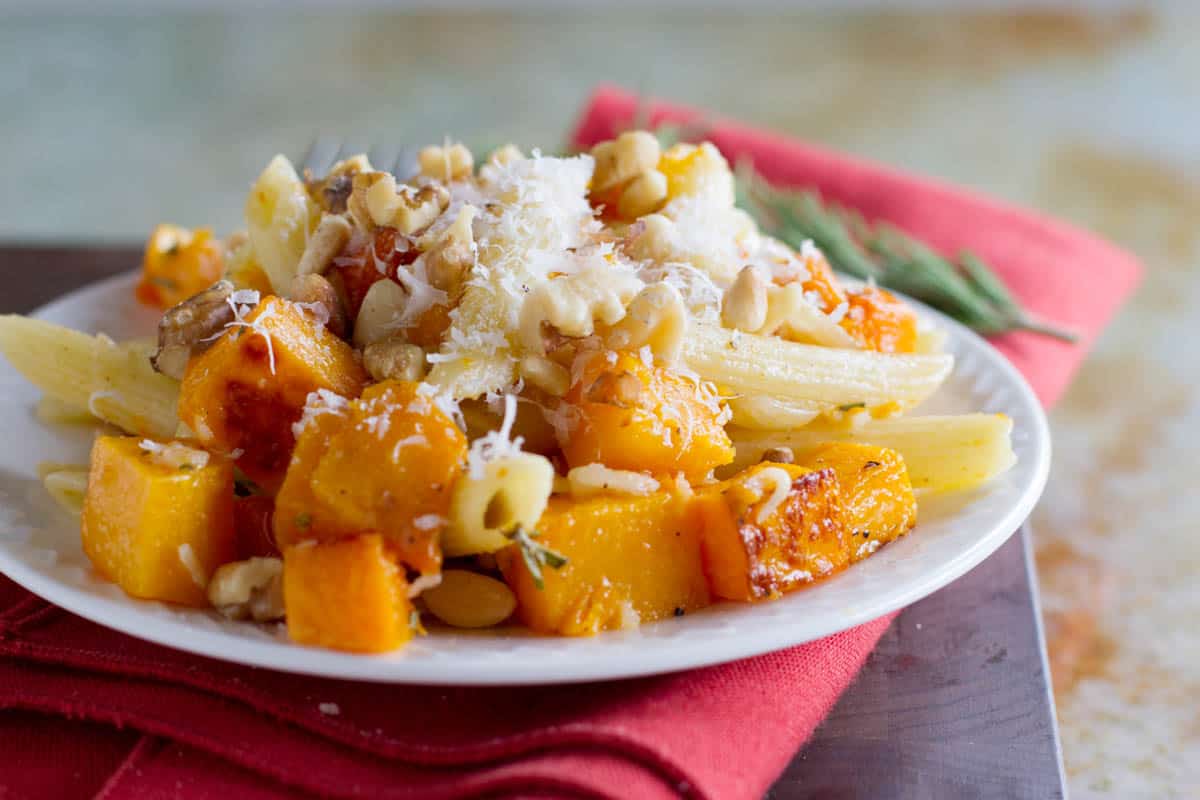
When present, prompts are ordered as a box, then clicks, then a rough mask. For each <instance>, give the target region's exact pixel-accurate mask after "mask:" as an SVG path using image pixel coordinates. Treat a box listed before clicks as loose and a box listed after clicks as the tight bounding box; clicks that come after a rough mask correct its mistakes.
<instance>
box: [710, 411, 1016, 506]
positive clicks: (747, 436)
mask: <svg viewBox="0 0 1200 800" xmlns="http://www.w3.org/2000/svg"><path fill="white" fill-rule="evenodd" d="M1011 434H1012V420H1011V419H1009V418H1008V417H1006V416H1005V415H1003V414H961V415H954V416H928V417H907V418H904V417H900V418H896V419H885V420H871V421H869V422H867V423H865V424H864V425H862V426H860V427H856V428H851V427H848V426H846V427H843V426H834V425H821V424H817V425H812V426H809V427H806V428H800V429H798V430H790V431H751V430H745V429H732V430H730V436H731V438H732V439H733V443H734V446H735V447H736V448H737V458H736V460H735V461H734V463H733V465H731V467H729V469H730V470H731V471H736V470H739V469H742V468H744V467H746V466H749V465H751V464H756V463H758V462H759V461H761V460H762V454H763V452H764V451H766V450H767V449H769V448H772V447H787V448H790V449H791V450H792V452H793V453H795V455H796V458H797V460H802V459H803V457H804V453H806V452H809V451H811V450H814V449H816V448H817V447H818V446H819V445H821V444H824V443H825V442H833V441H849V442H860V443H863V444H871V445H876V446H878V447H888V448H891V449H893V450H896V451H897V452H899V453H900V455H901V456H902V457H903V458H904V463H905V464H907V466H908V476H909V479H910V480H912V485H913V487H915V488H918V489H934V490H938V491H949V490H957V489H970V488H973V487H975V486H978V485H980V484H981V483H984V482H985V481H987V480H989V479H991V478H993V477H995V476H996V475H999V474H1000V473H1001V472H1004V471H1005V470H1007V469H1008V468H1009V467H1011V466H1012V465H1013V464H1014V463H1016V456H1015V455H1014V454H1013V449H1012V441H1011Z"/></svg>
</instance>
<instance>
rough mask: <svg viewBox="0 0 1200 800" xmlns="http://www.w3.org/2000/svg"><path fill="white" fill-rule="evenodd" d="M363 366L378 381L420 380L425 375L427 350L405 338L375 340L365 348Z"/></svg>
mask: <svg viewBox="0 0 1200 800" xmlns="http://www.w3.org/2000/svg"><path fill="white" fill-rule="evenodd" d="M363 366H364V367H366V368H367V372H368V373H369V374H370V376H371V377H372V378H374V379H375V380H377V381H386V380H396V381H419V380H421V378H423V377H425V371H426V369H427V365H426V363H425V351H424V350H422V349H421V348H420V347H418V346H417V345H415V344H410V343H409V342H406V341H404V340H403V339H398V338H392V339H383V340H381V341H378V342H373V343H371V344H369V345H367V346H366V348H364V349H363Z"/></svg>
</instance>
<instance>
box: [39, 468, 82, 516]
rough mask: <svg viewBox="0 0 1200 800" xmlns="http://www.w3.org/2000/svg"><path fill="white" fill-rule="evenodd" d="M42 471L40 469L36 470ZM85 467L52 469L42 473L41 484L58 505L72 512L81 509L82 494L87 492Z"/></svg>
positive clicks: (80, 510) (75, 512) (77, 511)
mask: <svg viewBox="0 0 1200 800" xmlns="http://www.w3.org/2000/svg"><path fill="white" fill-rule="evenodd" d="M38 471H39V472H42V470H41V469H39V470H38ZM87 483H88V470H87V467H84V466H77V467H65V468H61V469H53V470H49V471H47V472H45V474H43V475H42V485H43V486H45V487H46V491H47V492H48V493H49V494H50V496H51V497H53V498H54V500H55V502H57V503H58V504H59V505H60V506H62V507H63V508H64V509H66V510H67V511H69V512H71V513H72V514H79V513H82V511H83V496H84V495H85V494H87Z"/></svg>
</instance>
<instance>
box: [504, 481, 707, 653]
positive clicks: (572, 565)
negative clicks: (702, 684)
mask: <svg viewBox="0 0 1200 800" xmlns="http://www.w3.org/2000/svg"><path fill="white" fill-rule="evenodd" d="M537 531H538V534H539V535H538V537H537V538H536V539H535V541H536V542H538V543H539V544H542V545H544V546H546V547H549V548H550V549H552V550H555V551H556V552H558V553H560V554H562V555H564V556H566V557H567V563H566V564H565V565H564V566H562V567H560V568H559V569H552V568H550V567H548V566H544V567H542V569H541V573H542V578H543V584H544V588H541V589H539V588H538V587H537V584H536V582H535V581H534V578H533V576H532V575H531V574H530V572H529V569H528V567H526V566H525V564H524V562H523V561H522V559H521V555H520V553H519V552H518V551H517V550H516V547H515V546H513V547H508V548H505V549H504V550H501V551H500V552H498V553H496V560H497V562H498V563H499V564H500V569H501V571H502V572H503V573H504V578H505V580H506V581H507V582H508V585H509V586H510V587H511V588H512V590H513V593H514V594H516V596H517V614H518V616H519V617H520V619H521V621H522V622H524V623H525V624H526V625H528V626H529V627H530V628H532V629H533V630H535V631H540V632H542V633H555V634H564V635H567V636H579V635H589V634H594V633H597V632H599V631H604V630H614V629H617V628H621V627H623V626H624V625H626V624H628V623H629V622H631V621H633V620H637V621H640V622H652V621H654V620H659V619H663V618H664V617H670V616H678V615H680V614H683V613H685V612H688V611H692V610H694V609H697V608H702V607H704V606H706V605H708V604H709V591H708V585H707V583H706V581H705V579H704V571H703V569H702V568H701V563H700V543H699V540H698V538H697V533H698V531H697V528H696V526H695V524H694V522H693V520H692V518H691V515H690V509H689V506H688V503H687V502H686V500H685V499H683V498H681V497H679V496H676V495H672V494H669V493H667V492H658V493H656V494H652V495H648V496H645V497H628V496H620V497H597V498H593V499H588V500H583V501H578V500H568V499H565V498H552V499H551V500H550V506H549V507H548V508H547V509H546V511H545V513H544V514H543V515H542V518H541V520H539V522H538V525H537ZM634 615H636V616H634Z"/></svg>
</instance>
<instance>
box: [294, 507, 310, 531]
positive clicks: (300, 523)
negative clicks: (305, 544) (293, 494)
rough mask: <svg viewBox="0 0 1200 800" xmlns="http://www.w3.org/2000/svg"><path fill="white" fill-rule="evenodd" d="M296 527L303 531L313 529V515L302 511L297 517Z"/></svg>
mask: <svg viewBox="0 0 1200 800" xmlns="http://www.w3.org/2000/svg"><path fill="white" fill-rule="evenodd" d="M296 527H297V528H299V529H301V530H305V531H306V530H308V529H309V528H311V527H312V514H310V513H308V512H307V511H302V512H300V513H299V514H297V515H296Z"/></svg>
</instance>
